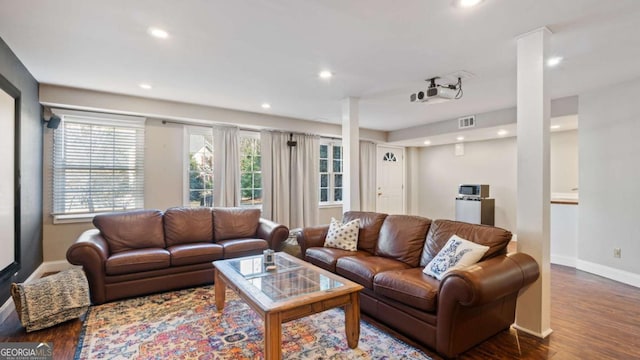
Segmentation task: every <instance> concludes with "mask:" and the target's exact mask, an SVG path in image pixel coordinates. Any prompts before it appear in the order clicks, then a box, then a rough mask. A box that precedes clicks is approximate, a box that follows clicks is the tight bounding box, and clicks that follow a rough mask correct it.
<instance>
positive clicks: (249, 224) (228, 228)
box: [213, 208, 260, 241]
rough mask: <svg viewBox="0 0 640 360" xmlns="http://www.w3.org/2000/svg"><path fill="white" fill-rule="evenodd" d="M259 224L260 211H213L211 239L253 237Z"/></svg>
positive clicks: (235, 209)
mask: <svg viewBox="0 0 640 360" xmlns="http://www.w3.org/2000/svg"><path fill="white" fill-rule="evenodd" d="M259 224H260V209H241V208H214V209H213V237H214V239H215V241H220V240H226V239H241V238H252V237H255V236H256V233H257V232H258V225H259Z"/></svg>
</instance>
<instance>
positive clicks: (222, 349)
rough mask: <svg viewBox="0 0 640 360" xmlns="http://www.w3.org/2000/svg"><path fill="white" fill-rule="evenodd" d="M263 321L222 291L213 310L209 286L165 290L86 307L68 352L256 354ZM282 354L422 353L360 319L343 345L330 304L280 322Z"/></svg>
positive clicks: (106, 355)
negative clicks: (352, 338) (220, 303)
mask: <svg viewBox="0 0 640 360" xmlns="http://www.w3.org/2000/svg"><path fill="white" fill-rule="evenodd" d="M263 327H264V323H263V321H262V319H261V318H260V317H259V316H258V315H257V314H256V313H255V312H254V311H253V310H252V309H251V308H250V307H249V306H248V305H247V304H246V303H245V302H244V301H242V299H240V298H239V297H238V296H237V295H236V294H235V293H233V292H232V291H230V290H228V291H227V294H226V303H225V309H224V311H223V312H222V313H217V312H216V306H215V299H214V294H213V286H205V287H199V288H193V289H186V290H179V291H173V292H168V293H163V294H156V295H150V296H145V297H140V298H135V299H128V300H124V301H119V302H113V303H107V304H103V305H100V306H93V307H91V308H90V309H89V313H88V314H87V316H86V319H85V323H84V325H83V329H82V332H81V334H80V340H79V341H78V348H77V350H76V355H75V358H76V359H233V360H236V359H258V358H264V354H263V346H264V345H263V339H264V330H263ZM282 357H283V359H430V358H429V357H428V356H426V355H425V354H424V353H423V352H422V351H420V350H418V349H415V348H413V347H411V346H409V345H407V344H406V343H404V342H402V341H400V340H398V339H396V338H394V337H392V336H390V335H388V334H386V333H385V332H383V331H381V330H379V329H377V328H376V327H374V326H372V325H370V324H368V323H366V322H365V321H361V323H360V342H359V344H358V347H357V348H356V349H350V348H349V347H348V345H347V339H346V336H345V333H344V313H343V311H342V310H341V309H331V310H328V311H325V312H322V313H319V314H315V315H312V316H309V317H305V318H302V319H298V320H294V321H291V322H288V323H285V324H283V325H282Z"/></svg>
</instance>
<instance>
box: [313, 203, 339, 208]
mask: <svg viewBox="0 0 640 360" xmlns="http://www.w3.org/2000/svg"><path fill="white" fill-rule="evenodd" d="M318 207H319V208H320V209H329V208H339V207H342V203H322V204H319V205H318Z"/></svg>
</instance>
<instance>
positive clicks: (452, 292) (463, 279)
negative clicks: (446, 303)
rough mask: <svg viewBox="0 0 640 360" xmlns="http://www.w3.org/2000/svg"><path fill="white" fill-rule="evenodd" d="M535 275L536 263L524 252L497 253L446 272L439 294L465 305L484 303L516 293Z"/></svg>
mask: <svg viewBox="0 0 640 360" xmlns="http://www.w3.org/2000/svg"><path fill="white" fill-rule="evenodd" d="M538 275H539V269H538V263H536V261H535V260H534V259H533V258H532V257H531V256H529V255H527V254H524V253H511V254H508V255H502V256H496V257H493V258H491V259H488V260H485V261H482V262H479V263H477V264H475V265H472V266H470V267H468V268H465V269H461V270H453V271H451V272H449V273H448V274H447V275H445V277H444V278H443V279H442V281H441V283H440V297H442V296H444V297H446V298H447V299H448V300H453V299H455V301H457V302H459V303H460V304H461V305H464V306H478V305H483V304H486V303H489V302H491V301H493V300H496V299H499V298H501V297H504V296H507V295H509V294H511V293H514V292H518V291H519V290H520V289H521V288H523V287H525V286H526V285H528V284H530V283H532V282H534V281H535V280H536V279H537V278H538Z"/></svg>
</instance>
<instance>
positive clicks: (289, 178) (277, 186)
mask: <svg viewBox="0 0 640 360" xmlns="http://www.w3.org/2000/svg"><path fill="white" fill-rule="evenodd" d="M289 136H290V135H289V134H288V133H282V132H271V131H262V132H261V133H260V146H261V152H262V184H263V185H262V186H263V189H262V216H263V217H265V218H267V219H271V220H273V221H275V222H277V223H280V224H284V225H286V226H288V227H289V228H296V227H304V226H310V225H317V224H318V191H319V184H318V182H319V179H318V177H319V171H320V170H319V167H320V138H319V137H317V136H311V135H293V138H290V137H289ZM290 139H291V140H293V141H295V142H297V145H296V146H293V147H289V146H287V141H289V140H290Z"/></svg>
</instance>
